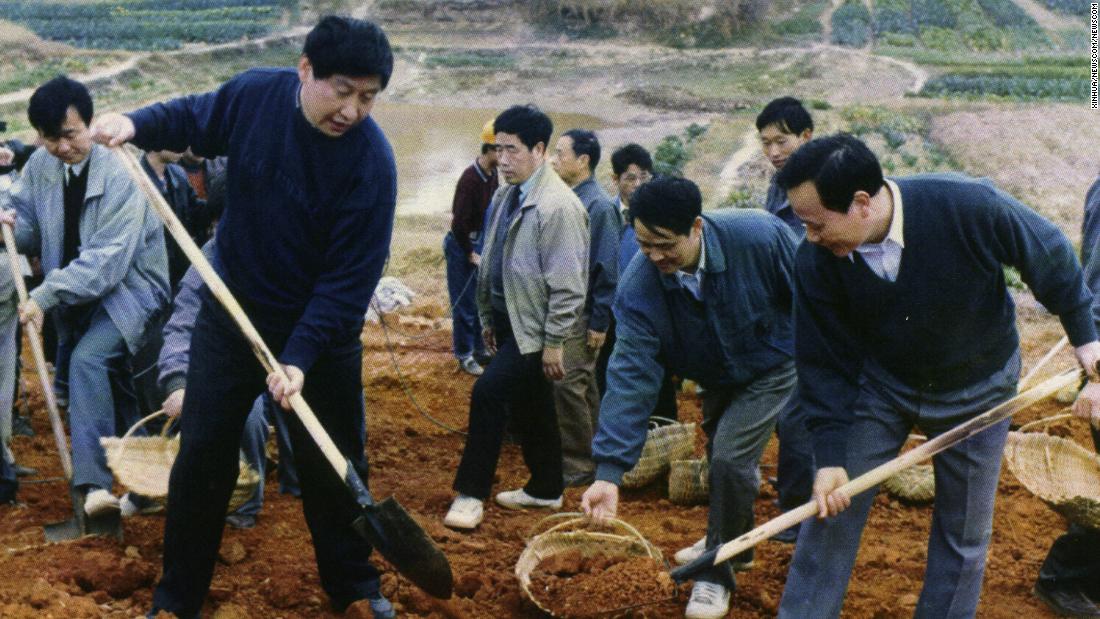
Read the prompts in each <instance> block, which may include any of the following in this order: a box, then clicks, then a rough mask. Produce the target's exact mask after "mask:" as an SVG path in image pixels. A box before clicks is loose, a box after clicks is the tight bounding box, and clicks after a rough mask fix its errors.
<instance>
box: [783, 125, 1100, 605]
mask: <svg viewBox="0 0 1100 619" xmlns="http://www.w3.org/2000/svg"><path fill="white" fill-rule="evenodd" d="M776 182H777V183H778V184H779V186H780V187H782V188H783V189H785V190H786V191H787V197H788V198H789V199H790V201H791V206H792V207H793V208H794V212H795V213H796V214H797V215H798V217H799V219H801V220H802V221H803V222H804V223H805V224H806V240H807V241H809V243H803V244H802V245H800V246H799V248H798V254H797V257H796V268H795V273H796V279H797V284H796V286H795V289H796V290H797V292H798V294H797V299H796V302H795V308H796V309H795V317H796V326H795V341H796V343H797V350H796V357H795V358H796V362H797V364H798V375H799V401H800V404H801V405H802V406H804V407H805V409H806V415H807V427H808V428H809V430H810V433H811V434H812V436H813V445H814V452H815V453H814V455H815V461H816V464H817V466H818V470H817V474H816V479H815V481H814V498H815V499H816V501H817V503H818V509H819V518H818V519H814V520H811V521H807V522H805V523H803V526H802V530H801V532H800V533H799V537H798V543H797V545H796V546H795V551H794V557H793V558H792V559H791V567H790V571H789V573H788V575H787V584H786V588H785V590H784V591H783V599H782V601H781V603H780V608H779V616H780V617H789V618H791V619H795V618H797V619H805V618H807V617H836V616H838V615H839V614H840V611H841V606H842V605H843V602H844V597H845V592H846V590H847V588H848V579H849V576H850V574H851V571H852V566H853V564H854V563H855V559H856V552H857V550H858V549H859V539H860V534H861V533H862V531H863V526H864V524H865V522H866V520H867V514H868V512H869V511H870V509H871V504H872V502H873V501H874V494H875V493H874V492H864V493H862V494H860V495H858V496H854V497H849V496H847V495H846V494H845V493H844V492H842V491H840V490H839V487H840V486H841V485H843V484H844V483H846V482H848V481H849V479H853V478H855V477H857V476H859V475H862V474H863V473H866V472H867V471H869V470H871V469H872V468H874V467H876V466H878V465H880V464H883V463H885V462H887V461H889V460H891V459H892V458H894V457H895V456H896V455H897V454H898V451H899V450H900V448H901V446H902V444H903V443H904V442H905V440H906V437H908V435H909V431H910V429H911V428H912V427H913V426H917V427H919V428H920V429H921V430H923V431H924V432H925V433H926V435H927V436H928V437H929V438H935V437H936V436H939V435H941V434H943V433H944V432H947V431H949V430H951V429H952V428H954V427H956V426H958V425H959V424H961V423H963V422H966V421H968V420H970V419H972V418H974V417H975V416H977V415H980V414H982V413H984V412H985V411H987V410H988V409H990V408H992V407H994V406H996V405H997V404H999V403H1001V402H1003V401H1005V400H1007V399H1009V398H1011V397H1012V396H1013V395H1014V394H1015V393H1016V381H1017V380H1018V375H1019V370H1020V350H1019V337H1018V335H1017V333H1016V320H1015V319H1016V317H1015V311H1014V308H1013V304H1012V299H1011V297H1010V296H1009V295H1008V287H1007V286H1006V285H1005V279H1004V272H1003V270H1002V265H1005V264H1007V265H1012V266H1014V267H1016V268H1018V269H1019V270H1020V274H1021V276H1022V277H1023V280H1024V281H1025V282H1027V284H1028V286H1029V287H1030V288H1031V290H1032V291H1033V292H1034V293H1035V298H1037V299H1038V300H1039V301H1040V302H1041V303H1042V304H1043V305H1044V306H1045V307H1046V308H1047V309H1048V310H1050V311H1051V312H1052V313H1054V314H1056V315H1057V316H1058V317H1059V319H1060V320H1061V322H1062V326H1063V328H1064V329H1065V331H1066V333H1067V335H1068V336H1069V341H1070V342H1071V343H1072V344H1073V345H1074V346H1075V347H1076V354H1077V360H1078V362H1079V363H1080V364H1081V365H1082V367H1084V368H1085V369H1086V372H1087V373H1088V375H1089V376H1090V378H1091V379H1092V380H1097V379H1098V378H1100V377H1097V376H1096V361H1097V359H1098V357H1100V344H1098V343H1097V342H1096V330H1095V328H1094V326H1093V321H1092V315H1091V312H1090V305H1091V300H1092V297H1091V295H1090V294H1089V291H1088V288H1086V286H1085V283H1084V280H1083V277H1082V273H1081V266H1080V265H1079V264H1078V262H1077V259H1076V257H1075V256H1074V254H1073V247H1072V246H1071V245H1070V244H1069V241H1068V240H1067V239H1066V238H1065V236H1064V235H1063V234H1062V233H1061V232H1060V231H1059V230H1058V228H1057V227H1055V226H1054V225H1053V224H1051V223H1050V222H1048V221H1046V220H1045V219H1043V218H1042V217H1040V216H1039V215H1038V214H1036V213H1035V212H1034V211H1032V210H1031V209H1029V208H1027V207H1026V206H1024V205H1023V204H1021V203H1020V202H1018V201H1017V200H1015V199H1013V198H1012V197H1011V196H1009V195H1007V194H1005V193H1004V192H1001V191H999V190H997V189H996V188H994V187H993V186H992V185H991V184H989V183H988V182H986V181H979V180H974V179H970V178H967V177H964V176H961V175H954V174H931V175H920V176H912V177H907V178H897V179H884V178H883V176H882V168H881V167H880V166H879V162H878V159H877V158H876V157H875V155H874V154H873V153H872V152H871V151H870V149H868V148H867V146H865V145H864V144H863V143H862V142H860V141H859V140H857V139H856V138H853V137H851V136H848V135H843V134H841V135H835V136H830V137H827V138H822V139H817V140H811V141H810V142H808V143H807V144H805V145H804V146H802V147H801V148H799V149H798V150H797V151H796V152H795V153H794V155H792V156H791V158H790V159H789V160H788V161H787V164H786V165H785V166H783V169H782V170H780V172H779V174H778V176H777V178H776ZM1086 393H1092V392H1086ZM1086 397H1087V396H1086ZM1008 427H1009V420H1007V419H1006V420H1005V421H1004V422H1003V423H1000V424H998V425H996V426H994V427H992V428H989V429H987V430H985V431H983V432H981V433H979V434H976V435H974V436H972V437H970V438H968V439H966V440H965V441H962V442H961V443H958V444H956V445H955V446H953V447H951V448H949V449H947V450H945V451H943V452H941V453H940V454H938V455H936V456H935V457H934V458H933V459H932V465H933V467H934V469H935V478H936V480H935V481H936V504H935V507H934V508H933V512H932V530H931V533H930V535H929V538H928V565H927V567H926V571H925V576H924V586H923V589H922V591H921V594H920V598H919V600H918V602H917V608H916V613H915V614H916V616H917V617H930V618H931V617H935V618H936V619H941V618H955V617H960V618H961V617H973V616H974V614H975V612H976V611H977V605H978V595H979V593H980V592H981V588H982V578H983V575H984V571H985V557H986V552H987V549H988V547H989V539H990V536H991V535H992V532H993V531H992V527H993V502H994V497H995V495H996V491H997V479H998V476H999V473H1000V467H1001V452H1002V449H1003V448H1004V443H1005V438H1006V436H1007V434H1008Z"/></svg>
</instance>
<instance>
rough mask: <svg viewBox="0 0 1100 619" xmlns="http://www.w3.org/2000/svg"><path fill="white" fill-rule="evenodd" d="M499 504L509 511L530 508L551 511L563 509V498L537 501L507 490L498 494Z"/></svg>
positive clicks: (520, 491)
mask: <svg viewBox="0 0 1100 619" xmlns="http://www.w3.org/2000/svg"><path fill="white" fill-rule="evenodd" d="M497 503H500V504H501V505H503V506H504V507H507V508H508V509H527V508H528V507H544V508H549V509H561V497H560V496H559V497H558V498H556V499H536V498H535V497H533V496H531V495H529V494H527V493H526V492H524V491H523V488H520V489H518V490H507V491H505V492H501V493H499V494H497Z"/></svg>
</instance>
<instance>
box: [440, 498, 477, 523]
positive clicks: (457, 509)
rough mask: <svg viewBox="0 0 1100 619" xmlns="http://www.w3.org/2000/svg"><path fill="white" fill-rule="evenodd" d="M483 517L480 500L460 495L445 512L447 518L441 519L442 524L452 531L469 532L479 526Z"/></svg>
mask: <svg viewBox="0 0 1100 619" xmlns="http://www.w3.org/2000/svg"><path fill="white" fill-rule="evenodd" d="M484 517H485V508H484V506H482V504H481V499H475V498H474V497H472V496H466V495H465V494H460V495H458V497H456V498H455V500H454V502H453V503H451V509H449V510H447V516H446V517H445V518H443V524H444V525H445V526H448V527H451V528H452V529H464V530H467V531H469V530H471V529H474V528H476V527H477V525H479V524H481V519H482V518H484Z"/></svg>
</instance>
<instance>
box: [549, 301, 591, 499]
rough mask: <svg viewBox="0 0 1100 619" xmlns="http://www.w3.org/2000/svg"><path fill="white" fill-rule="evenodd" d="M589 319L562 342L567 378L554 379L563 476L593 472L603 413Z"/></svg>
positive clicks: (568, 476) (582, 322)
mask: <svg viewBox="0 0 1100 619" xmlns="http://www.w3.org/2000/svg"><path fill="white" fill-rule="evenodd" d="M587 324H588V323H587V321H586V320H583V319H582V320H581V321H580V325H579V327H580V328H579V331H580V333H579V334H578V335H572V336H570V337H569V338H567V339H566V340H565V341H564V342H562V354H563V357H564V359H563V363H564V365H565V378H563V379H561V380H559V381H556V382H554V408H555V409H556V410H557V412H558V430H559V431H560V432H561V456H562V476H563V477H564V478H565V479H570V478H573V477H577V476H582V475H588V474H591V473H594V472H595V470H596V465H595V463H594V462H593V461H592V437H593V435H594V433H595V430H596V426H597V422H596V420H597V418H598V417H599V413H600V392H599V389H598V388H597V386H596V358H597V357H598V356H599V351H598V350H592V349H591V348H589V347H588V343H587V339H588V328H587Z"/></svg>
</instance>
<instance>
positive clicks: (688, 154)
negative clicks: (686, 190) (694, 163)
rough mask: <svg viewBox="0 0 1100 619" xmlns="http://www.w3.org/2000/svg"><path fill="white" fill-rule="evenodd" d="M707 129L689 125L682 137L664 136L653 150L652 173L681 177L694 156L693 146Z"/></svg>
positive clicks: (694, 124)
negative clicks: (685, 166)
mask: <svg viewBox="0 0 1100 619" xmlns="http://www.w3.org/2000/svg"><path fill="white" fill-rule="evenodd" d="M706 132H707V128H706V127H704V126H702V125H699V124H697V123H691V124H690V125H688V127H687V128H686V129H684V132H683V135H682V137H681V136H679V135H666V136H665V137H664V139H662V140H661V141H660V143H658V144H657V148H655V149H653V171H654V172H657V173H658V174H669V175H672V176H683V174H684V165H686V164H687V162H688V161H690V160H691V158H692V157H693V156H694V148H693V147H694V146H695V142H696V140H698V139H699V138H700V137H702V135H703V134H704V133H706Z"/></svg>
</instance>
